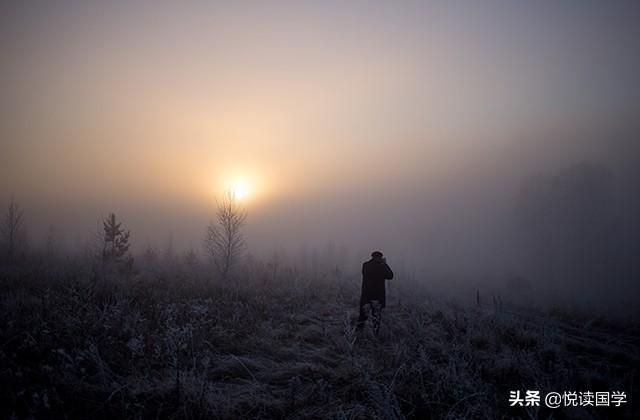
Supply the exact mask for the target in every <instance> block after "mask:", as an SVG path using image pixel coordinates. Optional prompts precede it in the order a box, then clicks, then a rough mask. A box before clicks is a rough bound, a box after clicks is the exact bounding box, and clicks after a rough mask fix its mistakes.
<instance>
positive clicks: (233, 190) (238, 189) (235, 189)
mask: <svg viewBox="0 0 640 420" xmlns="http://www.w3.org/2000/svg"><path fill="white" fill-rule="evenodd" d="M251 190H252V189H251V184H250V183H249V181H247V180H246V179H235V180H233V181H231V182H229V184H228V185H227V191H228V192H229V193H230V194H231V196H232V197H233V198H234V199H236V200H246V199H247V198H248V197H249V195H250V194H251Z"/></svg>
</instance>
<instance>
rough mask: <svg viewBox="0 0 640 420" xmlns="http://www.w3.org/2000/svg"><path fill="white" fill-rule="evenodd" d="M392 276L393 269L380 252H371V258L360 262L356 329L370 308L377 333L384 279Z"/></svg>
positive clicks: (374, 330) (383, 299)
mask: <svg viewBox="0 0 640 420" xmlns="http://www.w3.org/2000/svg"><path fill="white" fill-rule="evenodd" d="M392 278H393V271H391V268H389V266H388V265H387V260H386V259H385V258H384V257H383V256H382V252H380V251H375V252H373V253H371V259H370V260H369V261H367V262H365V263H364V264H362V294H361V295H360V316H359V317H358V326H357V329H358V330H361V329H362V328H363V327H364V323H365V321H366V320H367V317H368V312H369V310H371V315H372V321H373V332H374V333H375V335H378V331H379V330H380V321H381V320H382V308H384V306H385V303H386V302H385V301H386V299H385V283H384V282H385V280H391V279H392Z"/></svg>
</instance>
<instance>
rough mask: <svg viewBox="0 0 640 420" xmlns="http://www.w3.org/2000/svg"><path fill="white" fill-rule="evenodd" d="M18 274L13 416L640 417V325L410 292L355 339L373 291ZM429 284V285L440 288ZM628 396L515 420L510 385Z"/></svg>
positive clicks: (5, 350)
mask: <svg viewBox="0 0 640 420" xmlns="http://www.w3.org/2000/svg"><path fill="white" fill-rule="evenodd" d="M28 267H29V268H26V267H22V268H20V267H11V268H9V267H5V268H3V270H2V277H1V283H0V288H1V290H0V292H1V294H0V319H1V320H2V322H1V323H0V344H1V348H0V367H1V370H2V375H1V376H0V381H1V385H0V387H1V390H2V391H1V398H0V410H1V415H2V417H4V418H132V419H137V418H194V419H209V418H214V419H215V418H221V419H226V418H348V419H352V418H354V419H359V418H363V419H364V418H381V419H393V418H426V419H429V418H431V419H459V418H475V419H484V418H486V419H496V418H526V419H528V418H556V419H558V418H587V419H588V418H607V417H620V418H640V409H638V407H637V405H634V403H633V395H634V394H636V395H637V392H638V383H639V382H640V381H639V380H638V378H637V375H638V368H639V367H640V352H639V348H640V346H639V343H640V327H639V326H638V324H637V323H633V322H630V321H629V322H615V323H614V322H613V321H611V320H607V319H604V318H602V317H595V316H587V315H584V314H582V315H580V314H571V313H567V312H562V311H558V310H528V311H524V310H522V309H518V308H515V307H512V306H509V304H508V303H506V302H505V304H504V306H502V307H498V306H495V307H494V306H493V305H492V306H491V307H482V306H481V307H479V306H477V305H475V304H474V302H473V301H471V302H469V303H468V304H465V303H460V301H457V303H455V302H454V301H453V300H448V299H444V298H435V297H433V295H431V294H429V293H428V291H425V290H416V288H412V287H409V285H404V286H403V284H402V279H398V280H397V283H396V284H397V286H395V285H394V288H393V291H392V293H391V296H390V298H389V304H388V307H387V308H386V310H385V313H384V316H383V323H382V329H381V333H380V336H379V337H374V336H373V335H372V333H371V330H370V328H368V327H367V328H366V329H365V330H364V331H363V332H362V333H360V334H357V333H356V332H355V328H354V327H355V323H354V320H355V317H356V315H357V313H356V311H357V302H358V297H359V295H358V294H359V279H357V278H349V279H347V278H343V277H342V276H340V275H339V274H336V273H334V274H327V275H324V276H317V277H316V278H315V279H314V278H311V277H309V276H305V275H303V274H301V273H298V272H296V271H295V270H280V271H279V272H277V273H276V272H274V271H269V270H268V269H267V268H266V267H259V266H257V267H254V269H252V270H249V269H247V272H246V274H245V275H244V276H243V277H242V280H237V281H235V282H230V283H227V284H223V285H221V284H216V283H215V282H213V281H210V280H207V276H206V275H205V273H206V270H204V269H203V268H199V267H197V266H188V265H185V264H176V265H175V266H172V267H169V268H167V267H164V268H161V267H155V268H145V269H141V270H139V272H138V273H136V274H128V275H124V274H117V273H104V272H96V271H95V270H92V269H91V268H90V266H88V265H84V264H80V263H73V262H67V263H64V264H56V265H55V266H52V265H43V264H30V265H29V266H28ZM427 287H428V282H427ZM527 389H531V390H540V391H542V392H543V393H544V392H549V391H557V392H560V393H562V392H563V391H614V390H616V391H617V390H620V391H625V392H626V394H627V400H628V401H629V402H628V403H626V404H624V405H623V406H622V407H619V408H604V407H595V408H589V409H586V408H580V407H577V408H572V409H556V410H551V409H546V408H542V407H522V408H511V407H509V404H508V396H509V391H511V390H522V391H523V392H524V390H527Z"/></svg>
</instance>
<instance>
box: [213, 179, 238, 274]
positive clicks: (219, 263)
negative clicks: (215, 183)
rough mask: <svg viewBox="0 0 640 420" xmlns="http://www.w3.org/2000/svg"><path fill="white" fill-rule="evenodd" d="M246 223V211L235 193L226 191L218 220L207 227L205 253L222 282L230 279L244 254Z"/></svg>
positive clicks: (220, 205) (221, 201) (217, 216)
mask: <svg viewBox="0 0 640 420" xmlns="http://www.w3.org/2000/svg"><path fill="white" fill-rule="evenodd" d="M246 221H247V212H246V210H245V209H244V208H242V206H241V205H240V204H239V203H238V200H237V197H236V195H235V194H234V192H233V191H226V192H225V193H224V195H223V197H222V200H219V201H218V211H217V213H216V219H215V220H212V221H211V222H210V223H209V225H208V226H207V230H206V232H205V238H204V248H205V251H206V253H207V255H209V257H211V259H212V260H213V262H214V264H215V267H216V270H217V272H218V275H219V276H220V277H221V278H222V280H227V279H228V278H229V275H230V274H231V272H232V270H233V269H234V268H235V267H236V265H237V264H238V261H239V260H240V259H241V258H242V255H243V254H244V251H245V248H246V240H245V236H244V233H243V231H242V228H243V227H244V225H245V223H246Z"/></svg>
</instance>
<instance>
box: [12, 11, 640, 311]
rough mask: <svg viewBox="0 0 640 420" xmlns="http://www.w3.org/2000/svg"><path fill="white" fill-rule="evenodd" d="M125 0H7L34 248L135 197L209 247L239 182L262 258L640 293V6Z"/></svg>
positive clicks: (160, 220) (19, 189)
mask: <svg viewBox="0 0 640 420" xmlns="http://www.w3.org/2000/svg"><path fill="white" fill-rule="evenodd" d="M109 3H110V4H102V3H96V4H88V3H83V4H76V3H75V2H62V3H60V4H57V5H56V6H55V7H54V6H53V5H41V6H33V5H25V4H21V3H18V2H16V3H12V2H6V3H3V5H2V6H0V7H1V9H0V10H1V13H0V16H1V17H0V35H1V36H0V55H1V57H2V59H1V60H0V63H1V64H0V90H1V92H2V97H1V99H0V198H2V200H3V201H2V202H3V208H4V206H5V203H6V204H8V203H9V201H10V200H11V198H12V197H14V198H15V200H16V202H18V203H19V204H20V206H21V207H22V208H23V209H24V215H25V223H26V227H27V234H28V244H29V247H30V248H31V249H38V248H39V247H42V246H43V243H44V242H45V238H46V237H47V234H48V232H49V229H50V226H53V229H54V232H55V236H56V243H57V244H58V246H59V248H60V249H63V250H64V252H66V253H76V252H80V251H79V250H82V249H83V248H84V247H86V246H87V243H88V241H90V240H91V239H92V238H93V235H94V234H95V233H96V231H97V230H100V229H101V223H102V219H103V217H106V215H107V214H108V213H110V212H115V213H116V214H117V215H118V217H119V219H120V220H121V221H122V222H123V224H124V225H125V226H126V228H127V229H130V230H131V240H132V247H133V250H134V251H135V252H136V253H138V254H141V253H143V252H144V250H145V249H147V248H148V247H156V248H157V249H164V248H166V247H167V246H168V244H169V241H170V240H171V241H172V244H173V246H174V247H175V249H177V250H178V251H180V252H182V251H184V250H187V249H194V250H196V252H198V253H201V252H202V240H203V235H204V230H205V227H206V225H207V223H208V222H209V221H210V220H211V219H213V218H214V217H215V212H216V198H219V197H220V196H221V194H222V193H223V191H224V190H225V188H228V187H229V185H230V183H233V182H234V180H237V179H240V180H243V182H247V183H248V184H249V185H250V188H249V191H248V192H247V196H246V198H245V199H243V200H242V205H243V206H244V207H245V208H246V209H247V211H248V219H247V225H246V230H245V233H246V237H247V242H248V252H249V253H250V254H251V255H254V256H256V257H258V258H272V256H273V255H274V253H276V254H278V255H281V256H283V258H285V257H286V258H288V259H290V260H291V261H298V262H299V261H301V260H303V259H304V258H306V257H305V256H308V255H311V254H313V253H316V254H317V255H324V256H329V255H333V256H332V257H327V258H329V259H332V258H333V259H340V261H341V263H340V264H342V265H344V267H343V269H345V270H347V271H349V272H353V273H355V274H358V273H359V270H360V265H359V264H360V263H361V262H362V261H364V260H365V259H367V258H368V256H369V254H370V252H371V251H373V250H376V249H379V250H381V251H383V252H384V253H385V255H386V256H387V258H388V261H389V262H390V264H396V266H400V265H402V267H403V270H404V271H403V272H404V273H405V274H406V275H407V276H408V275H411V276H412V278H415V279H416V280H417V281H421V282H424V283H425V284H427V285H428V284H431V283H435V282H439V283H443V282H444V283H446V282H447V281H451V284H452V285H454V286H456V287H457V286H458V285H460V284H463V285H464V284H468V285H470V287H471V288H475V287H476V285H477V284H479V283H481V282H486V283H487V284H505V282H507V281H508V280H509V279H512V278H514V277H523V278H526V279H527V281H529V282H530V283H531V284H533V285H534V287H535V288H540V289H551V290H555V289H561V290H562V291H563V292H564V293H566V294H567V295H570V294H571V293H572V292H571V291H572V290H574V291H575V290H580V291H581V292H580V293H584V294H585V295H586V294H587V293H588V292H587V291H589V293H588V294H589V296H592V295H593V294H594V293H595V294H597V295H599V296H601V297H602V296H606V295H611V296H613V295H616V296H625V294H626V297H627V298H628V296H629V292H630V291H637V288H638V286H637V278H638V275H639V274H640V265H639V264H638V262H637V257H636V254H637V250H638V249H640V248H639V245H640V244H639V243H638V240H639V239H638V238H640V223H639V222H638V217H637V215H638V214H640V187H638V183H637V180H638V179H640V173H639V172H640V170H639V169H638V163H640V162H639V157H640V154H639V152H640V150H639V148H638V145H637V142H638V138H639V135H640V123H639V122H640V88H639V86H640V84H639V83H638V74H640V44H639V43H638V41H637V40H638V39H639V38H640V33H639V30H638V25H637V20H638V17H640V14H639V12H640V10H639V9H638V6H637V5H633V4H632V3H631V2H629V3H617V4H615V5H614V4H610V3H606V4H605V3H603V2H581V3H580V4H579V5H576V4H573V5H572V4H569V3H567V4H564V3H563V4H557V2H536V4H529V5H523V4H516V3H509V4H505V3H503V2H487V3H484V4H483V6H482V8H481V7H480V6H479V5H478V4H477V3H476V2H473V3H471V2H470V3H469V4H465V2H463V3H459V4H458V5H455V6H454V5H453V4H452V3H451V2H429V3H425V2H416V3H405V4H404V5H402V6H399V5H394V6H391V4H383V3H375V4H374V3H368V2H367V3H352V4H349V5H345V4H341V3H337V2H336V3H334V2H322V4H319V2H302V3H300V2H277V3H270V2H258V3H256V4H251V5H250V6H249V5H245V6H244V7H242V6H239V5H234V4H232V3H225V2H211V3H207V4H200V3H199V2H188V3H187V2H185V4H181V5H177V4H163V3H156V2H153V3H152V2H136V3H135V5H131V4H129V3H128V2H109ZM170 238H171V239H170ZM338 257H339V258H338ZM323 258H324V257H323ZM400 281H401V279H400ZM603 292H606V293H603Z"/></svg>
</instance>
